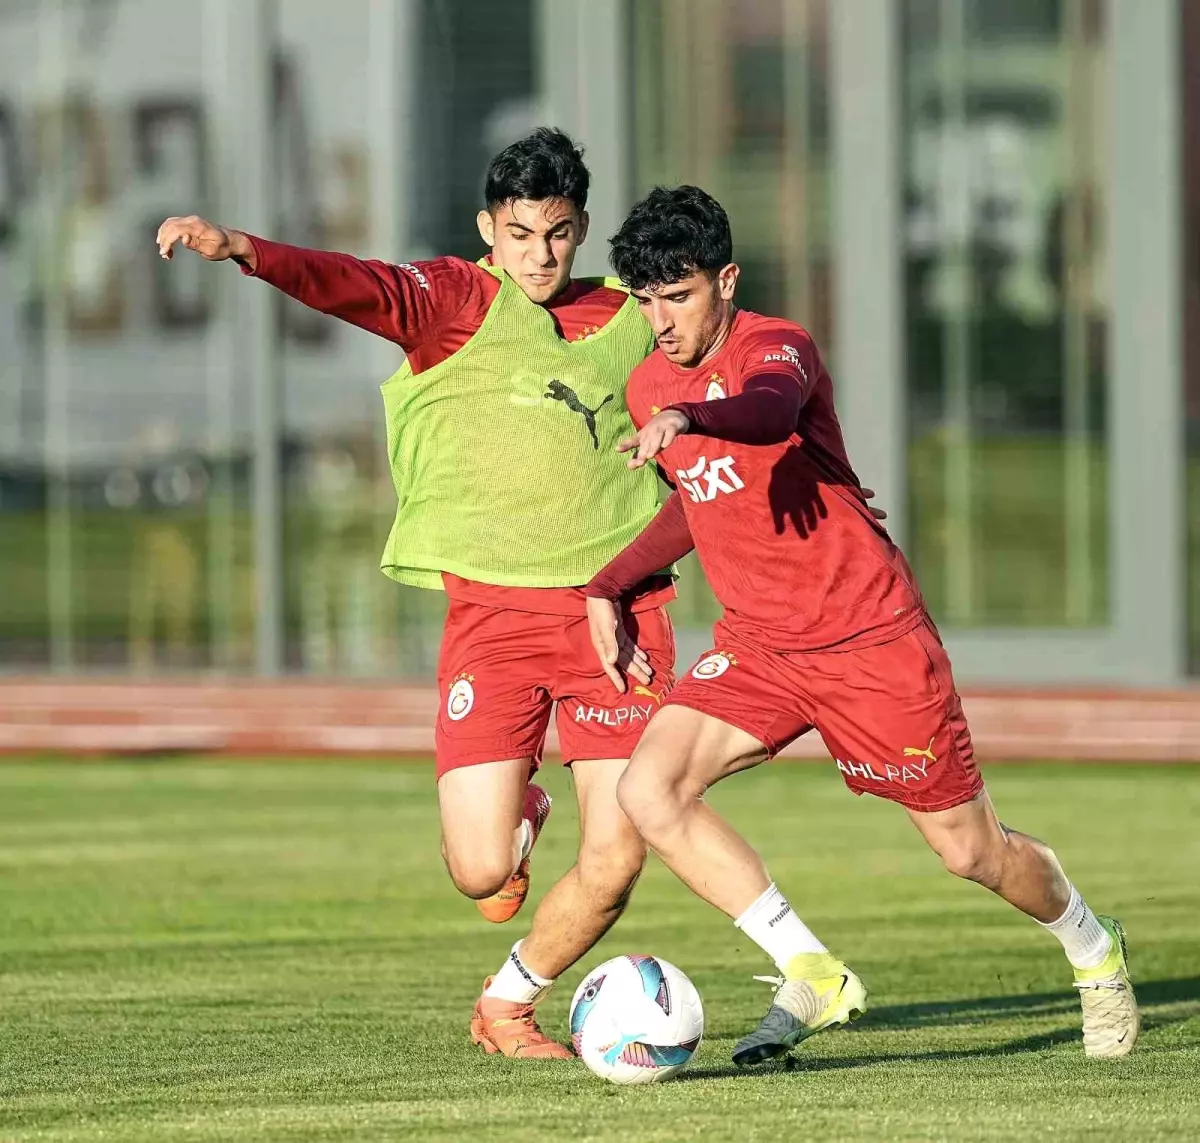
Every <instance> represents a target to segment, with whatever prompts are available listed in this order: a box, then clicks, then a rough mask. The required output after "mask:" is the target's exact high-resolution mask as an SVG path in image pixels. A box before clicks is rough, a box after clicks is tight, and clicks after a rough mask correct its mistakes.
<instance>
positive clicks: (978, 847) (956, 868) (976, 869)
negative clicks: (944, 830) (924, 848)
mask: <svg viewBox="0 0 1200 1143" xmlns="http://www.w3.org/2000/svg"><path fill="white" fill-rule="evenodd" d="M938 856H939V857H940V858H941V859H942V864H943V865H945V867H946V869H947V870H948V871H949V872H951V873H953V874H954V876H955V877H961V878H962V879H963V880H964V881H974V882H975V883H976V884H979V885H983V886H984V887H985V888H988V889H995V888H996V887H997V886H998V885H999V884H1000V875H1001V869H1002V868H1003V855H1002V854H999V853H997V852H996V848H995V846H994V845H991V844H990V843H989V842H988V841H986V840H984V839H974V838H961V839H960V838H956V839H954V840H953V841H950V842H948V843H947V844H945V845H944V846H942V847H941V848H940V849H939V851H938Z"/></svg>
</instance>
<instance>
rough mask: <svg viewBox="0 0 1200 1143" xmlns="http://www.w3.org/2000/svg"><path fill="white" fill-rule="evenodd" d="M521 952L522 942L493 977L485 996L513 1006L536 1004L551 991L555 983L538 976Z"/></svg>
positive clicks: (514, 948)
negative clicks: (507, 1002) (523, 958)
mask: <svg viewBox="0 0 1200 1143" xmlns="http://www.w3.org/2000/svg"><path fill="white" fill-rule="evenodd" d="M520 950H521V942H520V941H517V943H516V944H515V945H513V947H512V952H510V953H509V954H508V960H506V961H505V962H504V967H503V968H501V969H500V971H499V972H498V973H496V975H495V976H494V977H492V983H491V984H489V985H488V987H487V990H486V991H485V992H484V996H491V997H493V998H494V999H496V1000H510V1001H512V1003H513V1004H536V1003H537V1001H539V1000H541V998H542V997H543V996H545V995H546V993H547V992H549V991H550V986H551V985H552V984H553V983H554V981H553V980H547V979H546V978H545V977H544V976H538V974H537V973H536V972H534V971H533V969H531V968H530V967H529V966H528V965H527V964H526V963H525V962H524V961H523V960H522V959H521V951H520Z"/></svg>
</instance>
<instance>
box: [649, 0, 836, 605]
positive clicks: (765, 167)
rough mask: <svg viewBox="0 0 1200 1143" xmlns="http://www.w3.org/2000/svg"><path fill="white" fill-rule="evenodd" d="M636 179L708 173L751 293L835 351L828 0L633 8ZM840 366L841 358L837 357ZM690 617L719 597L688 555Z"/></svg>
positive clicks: (669, 1) (660, 0)
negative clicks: (830, 190)
mask: <svg viewBox="0 0 1200 1143" xmlns="http://www.w3.org/2000/svg"><path fill="white" fill-rule="evenodd" d="M630 9H631V19H632V25H631V34H632V39H633V44H632V56H631V58H632V61H633V100H632V103H633V107H634V109H635V114H634V123H633V135H634V138H633V155H634V163H633V177H634V191H635V193H636V194H638V195H641V194H644V193H645V192H646V191H647V190H649V188H650V187H652V186H654V185H655V184H656V183H665V184H667V185H674V184H678V183H686V182H691V183H696V184H697V185H699V186H702V187H704V189H705V190H707V191H709V192H710V193H712V194H714V195H715V196H716V197H717V198H718V199H720V200H721V202H722V204H723V205H724V206H725V208H726V210H727V211H728V212H729V217H730V222H731V224H732V227H733V236H734V247H735V256H736V258H737V262H738V264H739V265H740V266H741V268H742V276H741V279H740V280H739V284H738V301H739V303H740V304H741V305H744V306H745V307H746V308H748V309H752V310H756V311H758V312H761V313H768V314H782V315H784V316H786V317H789V318H791V319H793V320H794V321H798V322H800V323H801V324H802V325H804V326H805V328H807V329H808V330H810V331H811V332H812V334H813V336H814V337H815V338H816V340H817V343H818V344H819V345H820V346H821V347H822V351H823V353H825V355H826V357H827V358H828V357H829V356H830V353H831V350H832V345H831V332H832V330H831V327H832V312H831V305H832V286H833V282H832V252H831V233H830V231H831V219H830V213H829V185H830V161H831V156H830V139H829V110H828V92H829V85H828V61H829V50H828V43H829V41H828V30H827V19H826V17H827V11H828V8H827V0H742V2H741V3H738V4H736V5H732V4H727V3H724V2H722V0H638V2H637V3H635V4H632V5H631V6H630ZM831 365H832V367H833V368H834V369H836V362H831ZM683 571H684V574H683V579H682V580H681V582H680V588H679V591H680V599H679V602H678V603H677V604H676V605H675V608H674V614H675V616H676V620H677V622H679V623H680V624H681V625H683V626H687V625H695V626H702V625H705V624H708V623H710V622H711V621H712V619H713V618H714V617H715V615H716V614H718V609H717V607H716V604H715V602H714V601H713V599H712V596H711V594H710V593H709V591H708V588H707V586H706V585H705V583H704V580H703V576H702V575H701V573H700V570H699V568H698V567H695V566H694V564H693V561H692V560H691V559H689V560H688V561H687V563H686V566H685V567H684V569H683Z"/></svg>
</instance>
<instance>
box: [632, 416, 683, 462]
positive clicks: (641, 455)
mask: <svg viewBox="0 0 1200 1143" xmlns="http://www.w3.org/2000/svg"><path fill="white" fill-rule="evenodd" d="M690 426H691V421H689V420H688V419H687V417H686V416H684V415H683V413H681V412H680V411H679V410H678V409H663V411H662V412H661V413H655V415H654V416H653V417H651V418H650V419H649V420H648V421H647V422H646V423H645V424H644V425H643V426H642V428H641V431H640V432H639V433H638V435H637V436H636V437H629V438H628V439H627V440H623V441H622V442H621V443H620V444H619V445H617V452H632V453H633V456H631V457H630V458H629V461H628V464H629V467H630V468H641V467H642V465H644V464H647V463H648V462H650V461H652V460H653V459H654V458H655V457H656V456H658V454H659V453H660V452H662V450H663V449H665V448H666V447H667V446H668V445H669V444H670V443H671V442H672V441H673V440H674V439H675V438H676V437H677V436H679V434H680V433H686V432H687V431H688V428H689V427H690Z"/></svg>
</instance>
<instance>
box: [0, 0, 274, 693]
mask: <svg viewBox="0 0 1200 1143" xmlns="http://www.w3.org/2000/svg"><path fill="white" fill-rule="evenodd" d="M193 15H194V12H193V10H192V8H191V7H190V6H189V5H187V4H185V3H182V2H179V0H163V2H159V0H120V2H115V3H109V4H103V5H91V4H63V5H17V6H15V7H13V6H9V7H7V8H6V9H5V10H4V12H3V13H0V76H2V77H3V78H2V80H0V196H2V197H0V296H3V297H5V298H6V299H11V300H12V301H13V303H14V304H13V306H12V307H11V308H10V307H9V306H7V305H0V311H3V312H4V313H5V317H4V318H3V319H0V320H3V321H4V322H5V323H8V327H7V328H5V330H4V335H3V336H0V370H2V371H3V378H4V385H3V397H2V398H0V400H3V402H4V404H5V413H6V414H10V415H11V416H12V418H13V419H12V421H9V419H8V415H6V416H5V417H4V418H3V420H4V423H5V425H6V428H5V430H3V433H2V434H0V467H2V468H3V471H4V477H3V481H2V484H0V487H3V494H2V499H0V513H3V530H4V533H5V538H6V544H5V547H6V554H5V559H4V560H3V561H2V563H3V567H4V570H3V572H0V577H2V578H0V599H2V600H3V603H0V656H2V657H3V661H4V662H5V663H6V664H8V663H15V664H21V663H29V662H41V663H53V664H54V665H56V666H75V667H78V668H102V669H104V670H121V669H153V668H166V669H170V668H179V669H195V668H207V667H236V666H244V665H246V664H247V663H248V662H249V661H250V660H249V657H248V653H247V648H248V646H249V643H250V640H249V638H245V637H242V636H241V635H239V630H240V631H241V632H243V633H244V631H245V629H246V627H247V625H249V624H250V623H251V621H252V614H253V612H252V608H251V606H250V603H249V599H248V597H247V595H246V585H247V583H248V579H249V567H248V562H249V547H248V543H246V542H244V540H243V537H245V536H246V535H247V534H248V528H247V520H246V513H245V508H244V505H245V494H244V486H245V479H244V472H245V468H246V456H245V452H244V442H239V441H238V440H237V438H236V437H235V435H234V434H233V433H232V431H231V429H230V426H231V425H233V424H235V423H237V418H236V415H235V414H234V413H233V412H223V410H226V409H227V408H228V406H229V405H230V403H231V401H232V398H231V397H230V394H231V393H232V391H233V388H232V379H231V376H230V371H229V369H228V367H227V365H226V363H225V362H224V361H223V360H221V359H220V358H214V357H213V356H212V354H211V352H210V348H211V346H213V345H214V344H215V343H216V342H217V341H219V338H214V337H212V336H210V334H211V331H212V329H213V324H212V323H213V322H214V320H216V319H215V316H214V308H213V301H214V294H213V292H212V291H213V280H212V276H211V272H209V273H205V268H204V267H202V266H200V265H199V264H198V263H196V262H192V263H190V264H189V263H188V262H187V260H180V261H179V262H177V263H175V264H172V265H171V266H170V267H168V266H167V265H166V264H165V263H162V262H161V260H159V259H158V258H157V257H156V255H155V250H154V245H153V236H154V232H155V229H156V227H157V225H158V223H159V222H160V221H161V220H162V219H163V218H164V217H166V216H167V215H168V214H172V213H178V212H179V211H180V204H181V203H187V204H188V206H189V207H190V208H191V209H194V210H197V211H203V210H205V208H206V203H207V202H208V201H210V198H209V196H210V192H211V187H210V186H209V184H208V179H207V174H206V169H207V168H206V163H205V155H206V149H207V147H208V144H209V140H208V139H207V136H206V131H207V127H206V117H205V107H204V82H205V60H204V57H203V54H202V51H203V44H202V37H196V36H184V37H179V36H168V37H166V38H165V39H164V40H163V41H162V42H161V43H160V44H158V45H157V46H156V49H155V51H154V52H150V53H147V51H146V50H145V44H146V40H145V29H146V28H147V27H152V26H163V25H164V23H165V24H167V25H170V24H172V23H179V25H180V26H184V25H189V24H190V22H191V18H192V16H193ZM239 474H240V475H239ZM10 543H11V558H10V556H9V550H8V549H9V547H10Z"/></svg>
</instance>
